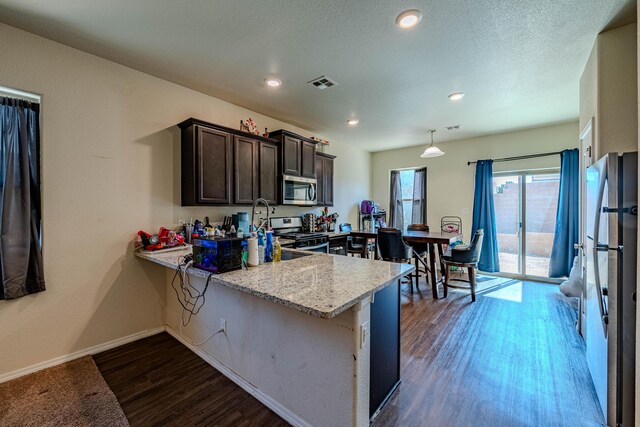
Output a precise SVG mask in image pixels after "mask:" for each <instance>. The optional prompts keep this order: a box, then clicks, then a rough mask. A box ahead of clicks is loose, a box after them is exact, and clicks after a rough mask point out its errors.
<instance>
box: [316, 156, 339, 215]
mask: <svg viewBox="0 0 640 427" xmlns="http://www.w3.org/2000/svg"><path fill="white" fill-rule="evenodd" d="M335 158H336V156H332V155H331V154H325V153H316V155H315V169H316V179H317V180H318V187H317V190H316V194H317V201H316V205H318V206H333V161H334V160H335Z"/></svg>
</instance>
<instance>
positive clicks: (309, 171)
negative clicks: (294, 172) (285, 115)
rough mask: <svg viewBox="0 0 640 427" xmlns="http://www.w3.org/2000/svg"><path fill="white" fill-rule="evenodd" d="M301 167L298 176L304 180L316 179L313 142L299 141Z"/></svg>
mask: <svg viewBox="0 0 640 427" xmlns="http://www.w3.org/2000/svg"><path fill="white" fill-rule="evenodd" d="M301 147H302V149H301V151H302V156H301V157H302V166H301V168H300V175H302V176H304V177H305V178H317V177H316V144H315V143H313V142H307V141H301Z"/></svg>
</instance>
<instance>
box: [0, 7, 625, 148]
mask: <svg viewBox="0 0 640 427" xmlns="http://www.w3.org/2000/svg"><path fill="white" fill-rule="evenodd" d="M634 4H635V1H634V0H573V1H569V0H536V1H529V0H466V1H465V0H432V1H422V0H415V1H406V0H399V1H388V0H351V1H340V0H259V1H248V0H233V1H230V0H228V1H223V0H190V1H173V0H137V1H131V0H109V1H105V0H84V1H77V0H56V1H51V0H0V21H3V22H5V23H7V24H9V25H12V26H15V27H19V28H23V29H25V30H27V31H30V32H33V33H36V34H39V35H42V36H44V37H47V38H50V39H53V40H56V41H59V42H61V43H64V44H67V45H70V46H73V47H76V48H78V49H81V50H84V51H87V52H90V53H93V54H95V55H98V56H101V57H104V58H107V59H110V60H113V61H116V62H119V63H121V64H125V65H127V66H130V67H132V68H135V69H138V70H141V71H144V72H146V73H149V74H152V75H155V76H158V77H161V78H163V79H166V80H170V81H173V82H176V83H179V84H182V85H184V86H187V87H190V88H193V89H196V90H198V91H201V92H204V93H208V94H211V95H213V96H216V97H218V98H221V99H224V100H227V101H230V102H233V103H235V104H238V105H241V106H244V107H247V108H250V109H252V110H255V111H258V112H260V113H264V114H267V115H270V116H272V117H275V118H277V119H280V120H283V121H286V122H289V123H292V124H295V125H298V126H301V127H303V128H306V129H309V130H310V131H312V132H317V133H321V134H322V135H323V136H325V137H326V138H327V139H330V140H331V139H335V140H340V141H343V142H347V143H351V144H355V145H357V146H360V147H362V148H364V149H366V150H370V151H378V150H386V149H391V148H397V147H403V146H410V145H417V144H422V143H425V142H426V141H427V133H426V130H427V129H430V128H434V129H437V130H438V132H437V133H436V137H435V138H436V142H438V141H445V140H451V139H459V138H466V137H471V136H476V135H482V134H488V133H496V132H503V131H507V130H513V129H519V128H526V127H533V126H539V125H544V124H549V123H558V122H563V121H568V120H573V119H576V118H577V117H578V83H579V79H580V75H581V73H582V69H583V68H584V65H585V63H586V60H587V57H588V55H589V52H590V50H591V47H592V46H593V43H594V41H595V37H596V35H597V34H598V32H600V31H602V29H603V28H605V26H606V25H607V24H608V23H609V22H610V21H611V20H612V19H613V18H615V17H616V16H619V15H621V14H629V15H631V12H630V11H631V10H632V8H633V7H634ZM410 8H417V9H420V10H421V11H422V12H423V13H424V18H423V20H422V22H421V24H420V25H419V26H418V27H416V28H414V29H412V30H409V31H407V30H401V29H399V28H397V27H396V26H395V24H394V20H395V17H396V16H397V15H398V14H399V13H400V12H401V11H403V10H405V9H410ZM323 74H326V75H328V76H329V77H331V78H333V79H334V80H336V81H337V82H338V86H335V87H333V88H330V89H327V90H325V91H319V90H317V89H314V88H313V87H311V86H309V85H307V84H306V82H307V81H309V80H311V79H313V78H315V77H319V76H321V75H323ZM268 75H275V76H278V77H279V78H280V79H282V81H283V82H284V84H283V86H282V87H281V88H279V89H277V90H273V89H267V88H266V87H265V86H264V85H263V80H264V78H265V77H266V76H268ZM0 78H1V76H0ZM454 91H463V92H465V93H466V96H465V97H464V98H463V100H462V101H460V102H456V103H454V102H451V101H449V100H448V99H447V95H448V94H449V93H451V92H454ZM352 116H354V117H358V118H359V119H360V124H359V125H358V126H357V127H353V128H351V127H348V126H347V125H346V120H347V119H348V118H350V117H352ZM205 119H210V120H215V118H214V117H206V118H205ZM454 124H459V125H460V126H461V129H460V130H459V131H455V132H447V131H446V130H445V129H444V128H445V127H446V126H449V125H454Z"/></svg>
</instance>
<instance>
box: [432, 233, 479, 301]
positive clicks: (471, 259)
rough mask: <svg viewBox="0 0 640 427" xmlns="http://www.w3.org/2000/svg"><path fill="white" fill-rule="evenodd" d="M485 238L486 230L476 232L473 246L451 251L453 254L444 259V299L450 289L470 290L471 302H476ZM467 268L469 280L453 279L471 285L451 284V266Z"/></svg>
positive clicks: (472, 242)
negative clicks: (481, 254) (478, 271)
mask: <svg viewBox="0 0 640 427" xmlns="http://www.w3.org/2000/svg"><path fill="white" fill-rule="evenodd" d="M483 236H484V230H478V231H476V234H475V235H474V236H473V239H472V240H471V244H470V245H468V246H462V245H460V246H456V247H455V248H453V249H451V252H450V253H448V254H446V255H444V256H443V257H442V262H443V264H444V297H445V298H446V297H447V293H448V292H447V291H448V288H458V289H470V290H471V301H473V302H475V300H476V268H478V260H479V259H480V251H481V250H482V239H483ZM452 265H455V266H456V267H461V268H465V267H466V268H467V271H468V272H469V280H464V279H453V280H455V281H458V282H466V283H469V286H465V285H461V286H455V285H452V284H450V283H449V281H450V280H449V271H450V270H451V266H452Z"/></svg>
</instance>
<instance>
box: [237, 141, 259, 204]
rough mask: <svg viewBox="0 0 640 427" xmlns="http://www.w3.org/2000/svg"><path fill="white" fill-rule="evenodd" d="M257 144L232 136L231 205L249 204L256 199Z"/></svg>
mask: <svg viewBox="0 0 640 427" xmlns="http://www.w3.org/2000/svg"><path fill="white" fill-rule="evenodd" d="M257 164H258V142H257V141H256V140H255V139H249V138H246V137H243V136H238V135H234V136H233V203H234V204H237V205H238V204H239V205H242V204H249V203H253V200H254V199H256V198H257V197H258V168H257V167H256V166H257Z"/></svg>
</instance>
